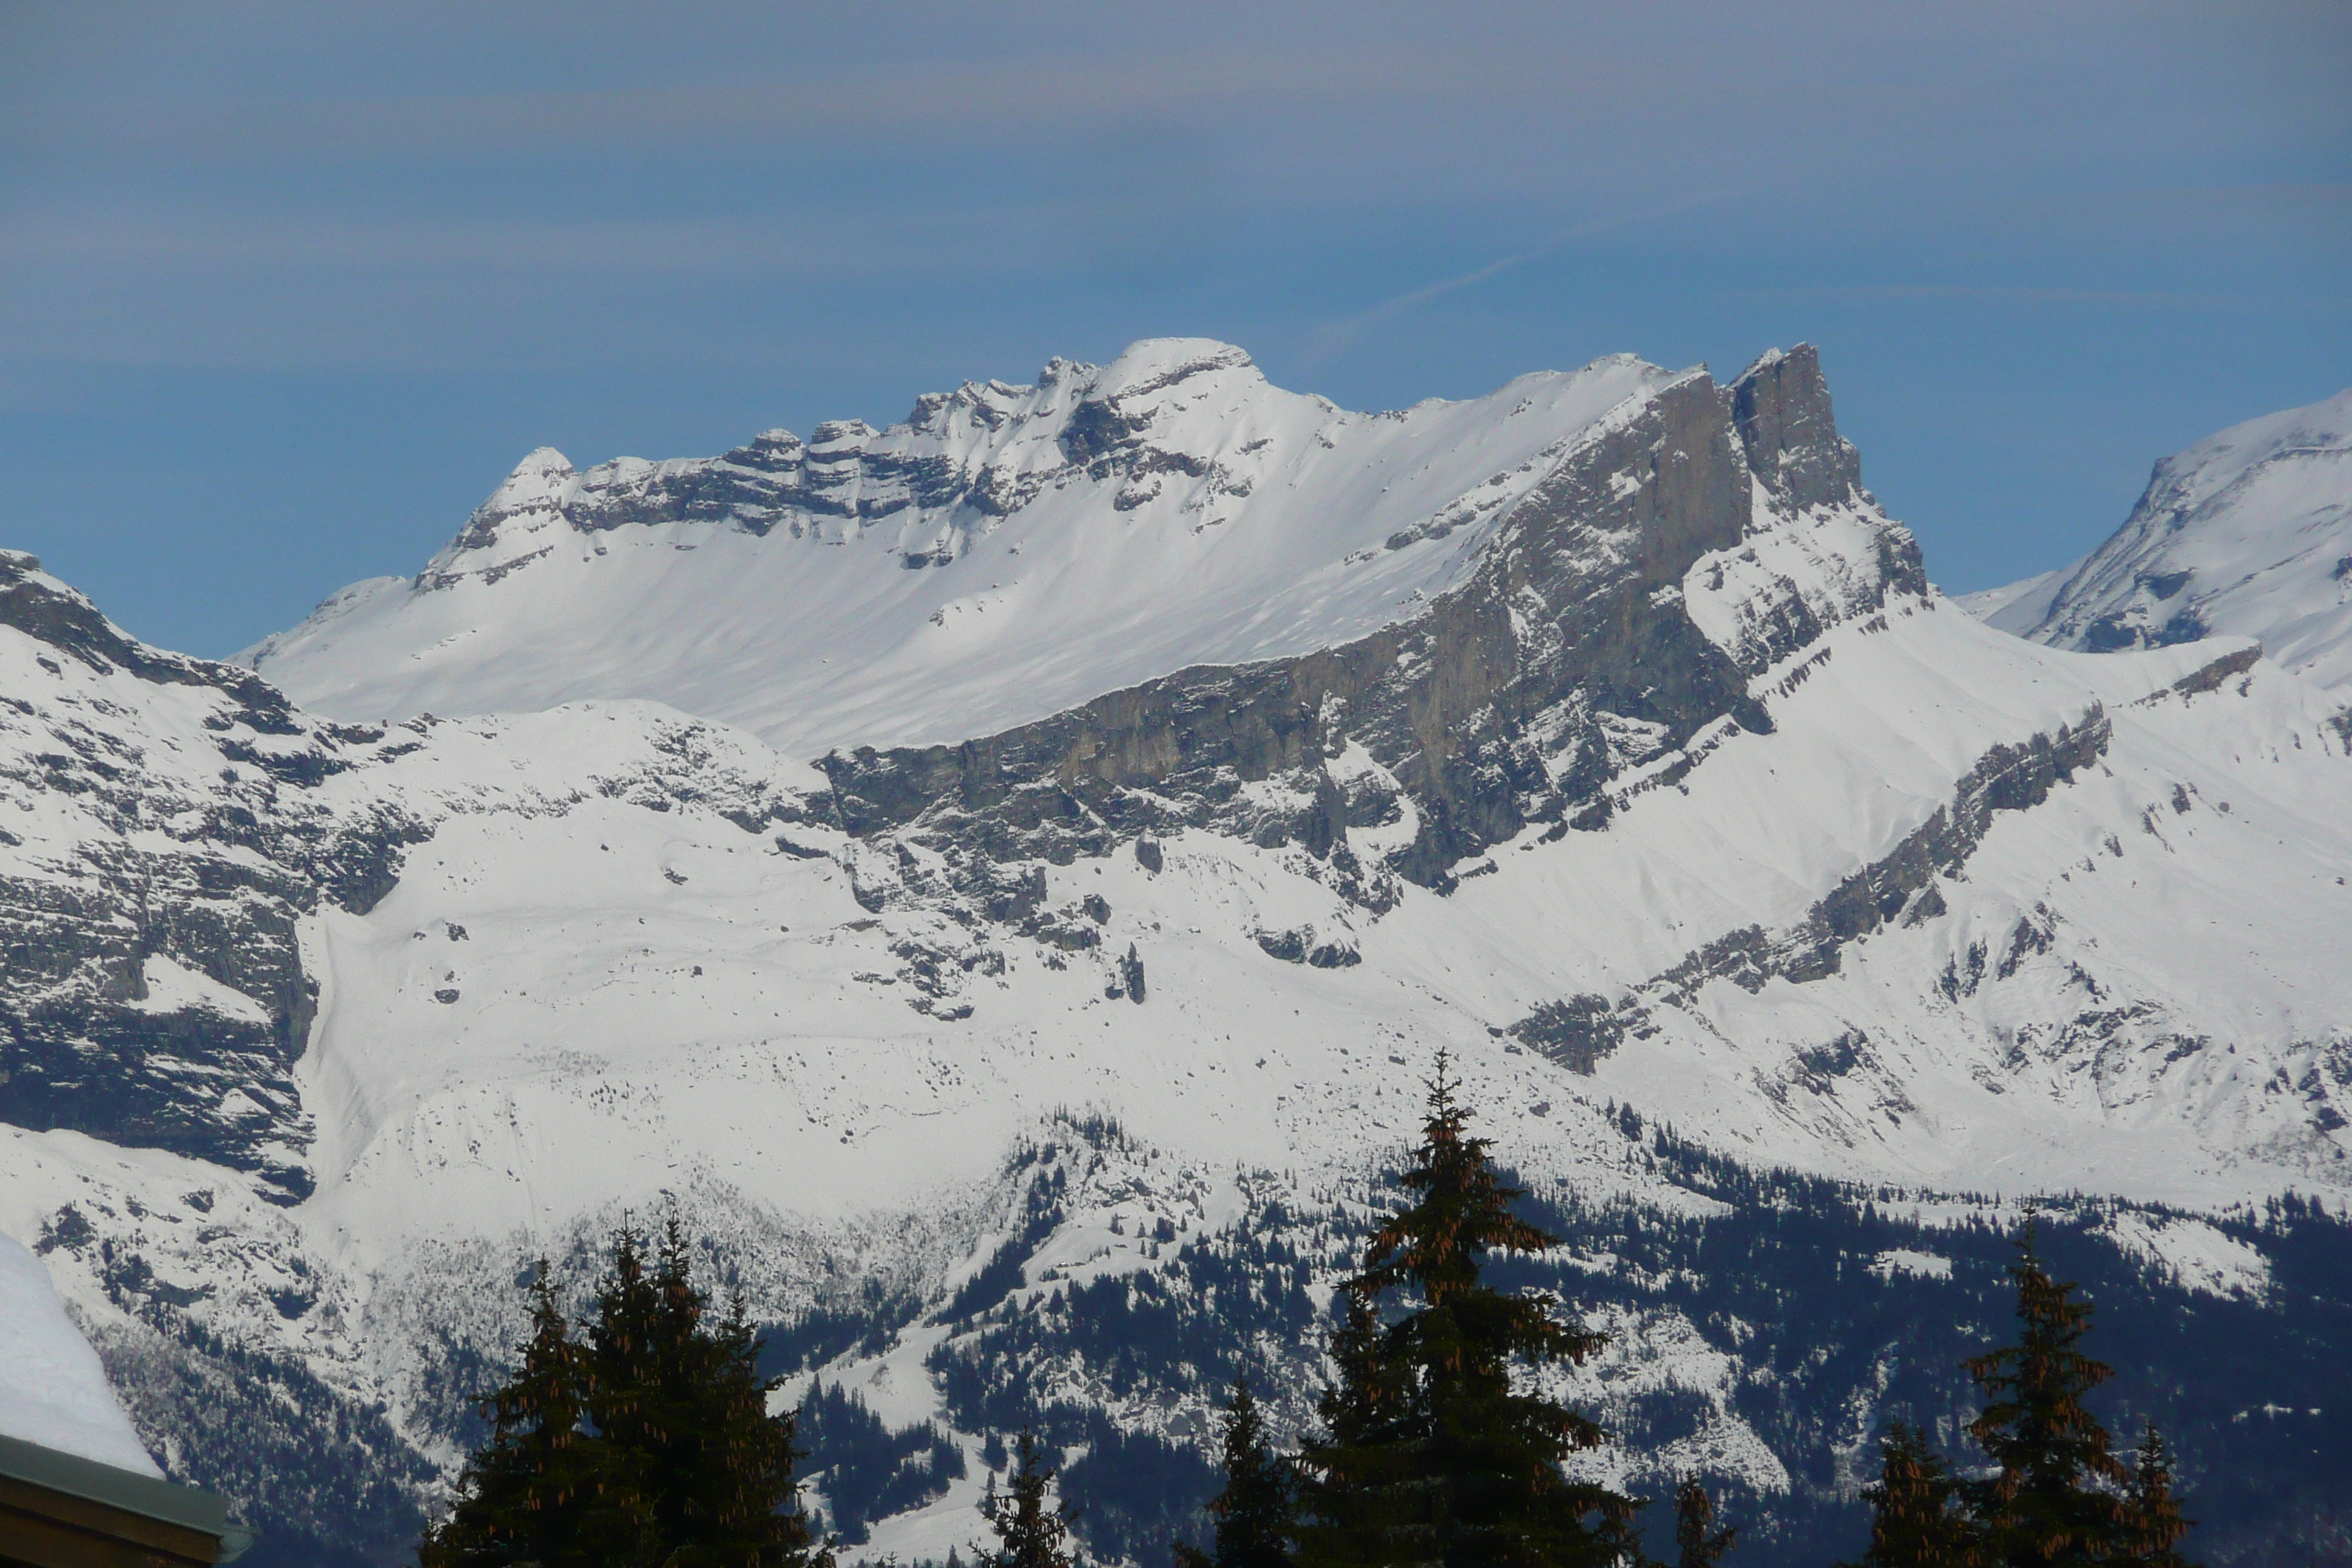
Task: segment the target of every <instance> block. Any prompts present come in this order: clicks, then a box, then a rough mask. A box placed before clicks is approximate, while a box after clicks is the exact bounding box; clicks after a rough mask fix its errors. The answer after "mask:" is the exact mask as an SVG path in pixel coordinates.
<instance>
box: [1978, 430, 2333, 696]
mask: <svg viewBox="0 0 2352 1568" xmlns="http://www.w3.org/2000/svg"><path fill="white" fill-rule="evenodd" d="M1962 604H1963V605H1964V606H1965V607H1966V608H1968V609H1969V610H1970V611H1971V613H1973V614H1976V615H1979V616H1982V617H1983V618H1984V619H1985V620H1986V621H1987V623H1988V624H1990V625H1991V626H1998V627H2000V629H2001V630H2003V631H2009V632H2015V633H2017V634H2018V635H2019V636H2021V637H2032V639H2034V640H2035V641H2037V642H2042V643H2047V644H2049V645H2051V646H2052V647H2076V648H2088V649H2092V650H2098V649H2101V648H2106V647H2117V646H2131V645H2132V644H2134V643H2149V642H2159V641H2178V640H2186V639H2188V638H2191V637H2199V636H2203V635H2209V634H2218V635H2222V636H2231V637H2253V638H2256V639H2258V640H2259V641H2260V642H2261V643H2262V645H2263V652H2264V653H2266V654H2267V655H2269V656H2270V658H2273V659H2274V660H2276V661H2277V662H2278V663H2280V664H2282V665H2284V666H2285V667H2286V668H2289V669H2293V670H2296V671H2299V672H2300V673H2302V674H2304V675H2305V676H2306V677H2308V678H2309V679H2312V680H2314V681H2315V682H2316V683H2318V684H2319V685H2321V686H2326V687H2330V688H2335V689H2343V688H2346V687H2347V686H2352V391H2345V392H2340V393H2338V394H2336V395H2335V396H2334V397H2331V398H2328V399H2327V400H2326V401H2325V402H2322V403H2315V404H2312V405H2310V406H2308V407H2305V408H2291V409H2287V410H2285V411H2284V412H2283V413H2278V414H2271V415H2266V416H2263V417H2262V418H2260V419H2252V420H2248V421H2247V422H2246V423H2245V424H2243V425H2237V426H2231V428H2229V429H2227V430H2224V431H2222V432H2221V434H2219V435H2217V436H2211V437H2207V438H2206V439H2204V440H2202V441H2200V442H2198V443H2197V444H2196V445H2195V446H2193V447H2189V448H2188V449H2186V450H2185V451H2182V452H2179V453H2177V454H2175V455H2174V456H2172V457H2169V458H2166V459H2164V461H2162V462H2160V463H2158V465H2157V466H2156V472H2155V474H2154V476H2153V477H2152V478H2150V479H2149V480H2148V485H2147V493H2146V494H2145V495H2143V496H2142V497H2141V498H2140V501H2139V504H2138V506H2137V507H2136V508H2135V509H2134V510H2133V511H2132V515H2131V516H2130V518H2129V519H2128V520H2126V522H2125V523H2124V525H2123V527H2122V528H2121V529H2119V530H2117V531H2116V534H2115V536H2114V537H2113V538H2111V539H2109V540H2108V541H2107V542H2106V543H2105V544H2103V545H2101V546H2100V547H2099V548H2098V549H2097V550H2096V551H2095V552H2093V553H2092V554H2091V555H2090V556H2088V557H2087V558H2085V559H2084V560H2083V561H2080V562H2078V563H2075V564H2074V565H2073V566H2070V567H2061V568H2059V569H2058V570H2057V571H2055V572H2050V573H2044V574H2042V575H2041V576H2038V577H2030V578H2027V579H2025V580H2024V581H2023V582H2020V583H2012V584H2010V585H2008V586H2007V587H2005V588H1994V589H1990V590H1988V591H1986V592H1984V593H1981V594H1974V595H1969V596H1968V598H1967V599H1965V600H1963V601H1962Z"/></svg>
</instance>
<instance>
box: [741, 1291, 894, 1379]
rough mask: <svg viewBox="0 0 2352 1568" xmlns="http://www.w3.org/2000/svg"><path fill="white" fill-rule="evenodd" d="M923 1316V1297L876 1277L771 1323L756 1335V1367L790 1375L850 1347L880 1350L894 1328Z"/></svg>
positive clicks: (870, 1351) (862, 1350)
mask: <svg viewBox="0 0 2352 1568" xmlns="http://www.w3.org/2000/svg"><path fill="white" fill-rule="evenodd" d="M922 1315H923V1302H922V1300H921V1298H919V1297H918V1296H916V1295H914V1294H913V1293H912V1292H911V1291H905V1290H899V1291H892V1290H887V1289H884V1287H883V1285H882V1282H881V1281H880V1280H878V1279H868V1280H866V1281H865V1282H864V1285H863V1287H862V1288H861V1289H860V1290H859V1291H858V1293H857V1294H856V1296H854V1297H851V1298H849V1299H848V1300H844V1301H835V1302H831V1303H825V1304H820V1305H818V1306H814V1307H812V1308H810V1309H809V1310H807V1311H806V1312H804V1313H803V1314H802V1315H801V1316H800V1317H797V1318H794V1319H793V1320H792V1321H790V1322H784V1323H773V1324H771V1325H769V1327H768V1328H767V1330H766V1331H764V1332H763V1333H761V1336H760V1371H761V1373H764V1374H766V1375H768V1376H770V1377H776V1376H789V1375H791V1374H792V1373H796V1372H801V1371H803V1370H805V1369H806V1368H809V1367H813V1366H823V1365H824V1363H827V1362H829V1361H832V1360H833V1359H834V1358H835V1357H836V1356H840V1355H845V1354H847V1353H848V1352H851V1351H856V1352H857V1353H858V1354H859V1355H879V1354H881V1353H882V1352H884V1351H885V1350H887V1349H888V1348H889V1345H890V1340H891V1337H892V1336H893V1335H894V1334H895V1333H896V1332H897V1331H898V1330H900V1329H902V1328H904V1327H906V1326H907V1325H908V1323H911V1322H913V1321H915V1320H916V1319H917V1318H919V1317H921V1316H922Z"/></svg>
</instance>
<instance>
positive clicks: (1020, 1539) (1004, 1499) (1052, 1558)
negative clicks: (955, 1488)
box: [972, 1431, 1076, 1568]
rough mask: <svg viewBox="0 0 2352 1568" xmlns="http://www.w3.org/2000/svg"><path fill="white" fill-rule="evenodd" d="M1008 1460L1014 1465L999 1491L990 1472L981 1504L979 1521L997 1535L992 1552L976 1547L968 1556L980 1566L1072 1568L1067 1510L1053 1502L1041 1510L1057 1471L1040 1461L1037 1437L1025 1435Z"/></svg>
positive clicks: (1016, 1442)
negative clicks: (981, 1520) (1046, 1492)
mask: <svg viewBox="0 0 2352 1568" xmlns="http://www.w3.org/2000/svg"><path fill="white" fill-rule="evenodd" d="M1013 1458H1015V1459H1016V1460H1017V1461H1018V1463H1017V1465H1016V1467H1015V1468H1014V1469H1013V1472H1012V1474H1010V1475H1008V1476H1007V1477H1005V1482H1004V1490H1003V1492H999V1491H998V1490H997V1489H996V1477H995V1476H994V1475H993V1474H991V1475H990V1476H989V1478H988V1490H987V1491H986V1492H985V1493H983V1494H982V1497H981V1500H980V1512H981V1517H982V1518H983V1519H985V1520H987V1521H988V1527H989V1529H990V1530H992V1531H995V1533H996V1550H995V1551H993V1552H989V1551H986V1550H983V1549H982V1548H980V1547H977V1546H975V1547H973V1548H972V1553H973V1556H974V1557H975V1558H976V1559H977V1560H978V1561H979V1562H980V1563H982V1568H1076V1557H1075V1556H1074V1555H1073V1554H1072V1552H1071V1551H1070V1547H1069V1537H1070V1516H1069V1511H1068V1510H1067V1509H1066V1508H1065V1507H1064V1506H1063V1505H1062V1504H1061V1503H1060V1502H1059V1501H1058V1500H1057V1501H1056V1502H1055V1504H1054V1506H1053V1507H1051V1508H1048V1507H1046V1506H1045V1489H1046V1488H1047V1487H1049V1486H1051V1485H1052V1484H1053V1481H1054V1477H1055V1474H1056V1473H1057V1472H1056V1471H1055V1469H1054V1468H1053V1467H1052V1466H1050V1465H1048V1464H1046V1463H1045V1460H1044V1458H1042V1457H1041V1456H1040V1454H1039V1452H1038V1449H1037V1439H1036V1437H1035V1436H1033V1435H1032V1434H1030V1433H1029V1432H1027V1431H1024V1432H1023V1433H1022V1434H1021V1436H1020V1437H1019V1438H1018V1439H1017V1440H1016V1441H1015V1443H1014V1444H1013Z"/></svg>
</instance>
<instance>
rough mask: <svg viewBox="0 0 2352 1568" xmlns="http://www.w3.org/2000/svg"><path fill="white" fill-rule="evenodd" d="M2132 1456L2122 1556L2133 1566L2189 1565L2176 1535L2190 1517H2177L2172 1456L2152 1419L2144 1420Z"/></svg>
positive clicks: (2184, 1567) (2174, 1567) (2165, 1567)
mask: <svg viewBox="0 0 2352 1568" xmlns="http://www.w3.org/2000/svg"><path fill="white" fill-rule="evenodd" d="M2134 1458H2136V1459H2137V1463H2136V1464H2135V1465H2134V1466H2133V1467H2132V1478H2131V1481H2130V1484H2129V1485H2128V1486H2127V1487H2126V1489H2125V1490H2124V1529H2123V1539H2124V1551H2125V1559H2124V1560H2125V1561H2126V1562H2129V1563H2134V1564H2136V1565H2137V1568H2189V1559H2188V1558H2186V1557H2184V1556H2182V1555H2181V1554H2180V1538H2181V1537H2182V1536H2184V1535H2187V1534H2188V1533H2189V1525H2190V1523H2191V1522H2192V1521H2189V1520H2187V1519H2184V1518H2182V1517H2181V1513H2180V1502H2179V1499H2177V1498H2175V1497H2174V1496H2173V1495H2172V1457H2171V1456H2170V1455H2169V1454H2168V1453H2167V1452H2166V1451H2165V1447H2164V1435H2163V1434H2162V1433H2160V1432H2158V1430H2157V1429H2156V1423H2155V1422H2153V1421H2151V1422H2149V1423H2148V1424H2147V1431H2146V1432H2144V1433H2143V1434H2142V1435H2141V1436H2140V1440H2139V1450H2138V1452H2137V1455H2135V1456H2134Z"/></svg>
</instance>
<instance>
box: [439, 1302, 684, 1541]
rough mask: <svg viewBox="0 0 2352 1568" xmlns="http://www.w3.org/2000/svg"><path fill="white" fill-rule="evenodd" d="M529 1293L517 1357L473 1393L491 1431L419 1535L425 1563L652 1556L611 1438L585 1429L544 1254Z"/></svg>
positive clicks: (572, 1351) (569, 1343) (639, 1502)
mask: <svg viewBox="0 0 2352 1568" xmlns="http://www.w3.org/2000/svg"><path fill="white" fill-rule="evenodd" d="M530 1295H531V1305H530V1318H531V1336H530V1342H528V1343H527V1344H525V1345H524V1346H523V1352H522V1364H521V1366H520V1367H519V1368H518V1369H517V1370H516V1372H515V1373H514V1375H513V1376H511V1377H509V1379H508V1380H507V1381H506V1383H505V1384H502V1385H501V1386H500V1387H499V1389H498V1390H497V1391H496V1392H495V1393H493V1394H490V1395H489V1396H488V1397H487V1398H486V1399H484V1400H483V1401H482V1413H483V1414H484V1415H486V1416H488V1419H489V1422H490V1434H489V1439H488V1442H486V1443H485V1444H484V1445H483V1446H482V1447H481V1448H480V1449H478V1451H477V1452H475V1454H474V1455H473V1456H472V1457H471V1458H468V1459H467V1461H466V1468H465V1473H464V1474H463V1475H462V1476H461V1477H460V1478H459V1480H458V1483H457V1500H456V1503H455V1505H454V1506H453V1507H452V1508H451V1510H450V1511H449V1514H448V1516H447V1517H446V1518H445V1519H443V1520H442V1521H439V1522H438V1523H436V1524H435V1525H434V1526H433V1527H432V1528H430V1529H429V1530H428V1531H426V1532H425V1540H424V1542H423V1544H422V1545H421V1546H419V1547H418V1549H417V1557H418V1560H419V1562H420V1563H422V1564H423V1568H504V1565H506V1564H518V1565H520V1564H525V1563H529V1564H534V1565H536V1568H601V1565H602V1564H605V1563H642V1562H646V1561H648V1560H649V1558H650V1555H651V1547H652V1543H653V1518H652V1514H651V1512H650V1510H648V1509H647V1507H646V1500H645V1498H644V1496H643V1495H642V1494H641V1493H639V1492H638V1491H637V1489H635V1487H633V1486H632V1485H630V1484H629V1480H628V1479H627V1477H626V1473H625V1469H624V1468H623V1467H621V1466H620V1465H618V1464H616V1463H615V1462H614V1459H615V1456H614V1453H613V1451H612V1448H611V1445H610V1444H609V1443H608V1442H607V1441H606V1440H605V1439H604V1438H603V1437H601V1436H596V1435H594V1434H592V1433H590V1432H587V1431H584V1430H583V1426H582V1423H583V1417H584V1416H585V1415H586V1405H585V1398H586V1394H587V1381H588V1380H587V1374H586V1372H585V1369H584V1367H583V1358H582V1355H581V1347H580V1345H579V1343H578V1342H576V1341H574V1340H573V1338H572V1325H571V1324H570V1323H569V1322H567V1321H565V1320H564V1316H563V1312H562V1309H561V1308H559V1307H558V1306H557V1305H556V1300H555V1288H554V1285H553V1283H552V1281H551V1279H550V1278H549V1275H548V1271H547V1265H546V1264H545V1263H544V1262H541V1264H540V1266H539V1270H538V1273H537V1275H536V1277H535V1278H534V1279H532V1281H531V1285H530Z"/></svg>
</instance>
